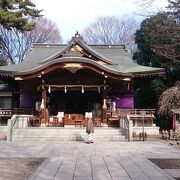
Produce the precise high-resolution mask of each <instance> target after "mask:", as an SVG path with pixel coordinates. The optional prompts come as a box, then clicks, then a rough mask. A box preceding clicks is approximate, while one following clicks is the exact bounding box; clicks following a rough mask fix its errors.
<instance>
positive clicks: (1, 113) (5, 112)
mask: <svg viewBox="0 0 180 180" xmlns="http://www.w3.org/2000/svg"><path fill="white" fill-rule="evenodd" d="M13 114H37V111H36V110H35V109H34V108H0V117H12V115H13Z"/></svg>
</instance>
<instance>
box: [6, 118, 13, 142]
mask: <svg viewBox="0 0 180 180" xmlns="http://www.w3.org/2000/svg"><path fill="white" fill-rule="evenodd" d="M11 140H12V122H11V119H8V131H7V141H11Z"/></svg>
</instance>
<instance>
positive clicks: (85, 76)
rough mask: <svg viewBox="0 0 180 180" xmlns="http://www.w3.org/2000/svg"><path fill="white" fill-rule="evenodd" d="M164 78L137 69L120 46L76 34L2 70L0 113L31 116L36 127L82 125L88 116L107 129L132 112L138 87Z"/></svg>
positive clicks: (159, 70) (150, 69)
mask: <svg viewBox="0 0 180 180" xmlns="http://www.w3.org/2000/svg"><path fill="white" fill-rule="evenodd" d="M163 73H164V69H162V68H154V67H146V66H141V65H138V64H137V63H136V62H134V61H133V60H132V57H131V56H130V54H129V52H128V51H127V49H126V47H125V46H124V45H88V44H87V43H86V42H85V41H84V39H83V37H82V36H81V35H80V34H79V33H76V34H75V36H73V37H72V39H71V40H70V42H69V43H68V44H65V45H64V44H34V45H33V46H32V48H31V49H29V51H28V52H27V54H26V56H25V59H24V60H23V61H22V62H21V63H19V64H14V65H9V66H1V67H0V80H1V86H0V102H1V103H0V109H1V110H7V111H6V112H5V115H8V112H9V113H10V114H11V115H12V114H13V113H17V112H18V111H19V112H18V113H22V114H25V113H26V114H27V113H29V114H32V115H33V116H35V117H39V119H40V125H47V124H48V125H49V123H50V122H51V121H53V118H56V117H58V118H59V119H60V122H57V124H56V125H61V126H67V125H74V124H75V123H82V124H81V125H82V126H83V125H84V124H83V123H84V122H83V119H85V118H86V117H87V116H90V117H92V118H94V119H95V120H97V123H100V125H102V124H107V125H111V122H110V121H109V122H108V118H109V117H112V115H113V113H115V112H116V111H117V110H123V109H132V110H133V109H134V108H135V107H134V89H135V86H136V83H137V82H138V81H139V82H140V81H142V80H143V81H146V80H147V79H149V78H151V77H154V76H157V75H162V74H163ZM12 109H13V111H14V112H13V111H11V110H12ZM8 110H9V111H8ZM15 111H17V112H15ZM1 114H3V112H1ZM75 120H77V121H76V122H75ZM78 120H79V121H78ZM57 121H58V120H57ZM58 123H60V124H58Z"/></svg>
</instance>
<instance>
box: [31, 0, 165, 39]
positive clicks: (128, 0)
mask: <svg viewBox="0 0 180 180" xmlns="http://www.w3.org/2000/svg"><path fill="white" fill-rule="evenodd" d="M135 1H136V0H89V1H86V0H76V1H74V0H61V1H60V0H51V1H49V0H48V1H45V0H33V2H34V3H35V4H36V6H37V8H38V9H43V12H42V13H43V14H44V15H45V16H46V17H47V18H49V19H51V20H52V21H54V22H56V23H57V25H58V27H59V28H60V31H61V35H62V37H63V38H64V40H67V39H70V38H71V37H72V36H73V35H74V34H75V32H76V30H79V31H82V30H83V28H84V27H86V26H87V25H88V24H89V23H90V22H93V21H94V19H95V18H96V17H98V16H108V15H116V16H122V15H124V14H132V13H133V12H136V11H137V9H138V6H137V4H136V3H135ZM156 1H159V5H160V6H162V7H164V3H163V2H165V1H166V0H156ZM157 5H158V2H157Z"/></svg>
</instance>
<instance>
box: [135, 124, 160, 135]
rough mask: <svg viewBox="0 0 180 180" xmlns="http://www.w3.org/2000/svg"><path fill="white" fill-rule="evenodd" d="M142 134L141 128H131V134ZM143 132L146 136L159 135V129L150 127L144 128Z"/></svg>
mask: <svg viewBox="0 0 180 180" xmlns="http://www.w3.org/2000/svg"><path fill="white" fill-rule="evenodd" d="M142 132H143V127H133V133H136V134H139V133H142ZM144 132H145V133H147V135H158V134H159V127H157V126H151V127H144Z"/></svg>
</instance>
